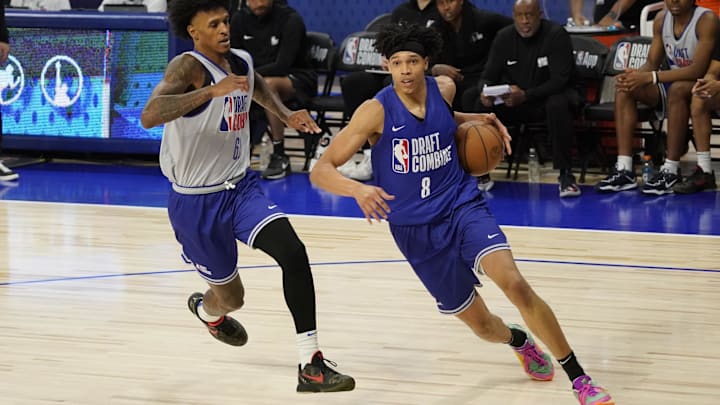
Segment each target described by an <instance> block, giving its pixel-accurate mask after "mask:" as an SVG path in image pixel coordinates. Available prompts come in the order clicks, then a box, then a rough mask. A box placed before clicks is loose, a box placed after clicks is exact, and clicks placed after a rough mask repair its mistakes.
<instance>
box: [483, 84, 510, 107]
mask: <svg viewBox="0 0 720 405" xmlns="http://www.w3.org/2000/svg"><path fill="white" fill-rule="evenodd" d="M483 94H484V95H486V96H488V97H495V101H494V104H495V105H498V104H503V103H504V101H503V99H502V98H500V96H504V95H506V94H510V85H509V84H498V85H496V86H485V87H483Z"/></svg>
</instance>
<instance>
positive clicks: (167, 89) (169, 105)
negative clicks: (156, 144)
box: [140, 55, 249, 128]
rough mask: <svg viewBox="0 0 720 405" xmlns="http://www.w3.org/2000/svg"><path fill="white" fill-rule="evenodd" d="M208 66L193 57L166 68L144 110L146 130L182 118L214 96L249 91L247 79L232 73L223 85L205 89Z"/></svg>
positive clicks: (221, 83) (178, 60)
mask: <svg viewBox="0 0 720 405" xmlns="http://www.w3.org/2000/svg"><path fill="white" fill-rule="evenodd" d="M205 73H206V72H205V67H204V66H203V65H202V63H200V61H198V60H197V59H195V58H194V57H192V56H189V55H179V56H176V57H175V58H173V60H171V61H170V63H169V64H168V66H167V69H165V76H164V77H163V79H162V80H161V81H160V83H158V84H157V86H155V89H153V92H152V94H151V95H150V98H149V99H148V101H147V104H145V108H143V111H142V115H141V116H140V122H141V123H142V126H143V128H152V127H154V126H157V125H160V124H164V123H166V122H170V121H172V120H174V119H177V118H179V117H182V116H183V115H185V114H187V113H189V112H190V111H192V110H194V109H196V108H197V107H199V106H201V105H203V104H205V103H207V102H208V101H210V100H211V99H212V98H214V97H222V96H224V95H226V94H228V93H230V92H232V91H234V90H248V89H249V85H248V80H247V76H238V75H235V74H232V73H230V74H228V76H227V77H226V78H224V79H223V80H221V81H220V82H218V83H216V84H213V85H210V86H205Z"/></svg>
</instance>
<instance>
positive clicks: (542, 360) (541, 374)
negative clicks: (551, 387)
mask: <svg viewBox="0 0 720 405" xmlns="http://www.w3.org/2000/svg"><path fill="white" fill-rule="evenodd" d="M508 327H509V328H511V329H520V330H522V331H523V332H525V334H527V340H526V341H525V344H524V345H522V346H521V347H518V348H513V351H514V352H515V355H516V356H517V358H518V360H520V364H522V366H523V369H525V373H526V374H527V375H529V376H530V378H532V379H533V380H538V381H550V380H552V379H553V376H555V368H554V367H553V363H552V359H551V358H550V356H549V355H547V354H545V353H544V352H543V351H542V349H540V346H538V345H536V344H535V340H534V339H533V338H532V336H531V335H530V332H528V331H526V330H525V329H524V328H522V327H521V326H520V325H514V324H510V325H508Z"/></svg>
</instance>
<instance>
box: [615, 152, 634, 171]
mask: <svg viewBox="0 0 720 405" xmlns="http://www.w3.org/2000/svg"><path fill="white" fill-rule="evenodd" d="M617 168H618V169H619V170H629V171H632V170H633V163H632V156H622V155H618V157H617Z"/></svg>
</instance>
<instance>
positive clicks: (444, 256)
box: [390, 198, 510, 314]
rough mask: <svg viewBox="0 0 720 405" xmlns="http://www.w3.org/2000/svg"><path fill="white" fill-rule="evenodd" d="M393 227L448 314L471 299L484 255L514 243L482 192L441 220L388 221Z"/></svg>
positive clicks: (401, 246) (403, 249) (402, 248)
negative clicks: (405, 224)
mask: <svg viewBox="0 0 720 405" xmlns="http://www.w3.org/2000/svg"><path fill="white" fill-rule="evenodd" d="M390 232H391V233H392V235H393V238H395V243H397V246H398V248H399V249H400V251H401V252H402V254H403V255H404V256H405V258H406V259H407V260H408V262H409V263H410V266H412V268H413V270H414V271H415V274H417V276H418V277H419V278H420V281H422V283H423V284H424V285H425V288H427V290H428V291H429V292H430V294H432V296H433V297H434V298H435V301H436V302H437V306H438V309H439V310H440V312H441V313H444V314H458V313H460V312H462V311H463V310H464V309H465V308H467V307H468V306H469V305H470V304H471V303H472V301H473V298H474V297H475V286H477V285H480V281H479V280H478V278H477V274H482V268H481V267H480V260H481V259H482V258H483V257H484V256H485V255H487V254H489V253H492V252H494V251H496V250H507V249H510V245H508V243H507V238H506V237H505V234H504V233H503V231H501V230H500V228H499V227H498V225H497V222H496V221H495V217H494V216H493V215H492V214H491V213H490V210H489V209H488V208H487V205H486V204H485V202H484V201H483V200H482V198H477V199H475V200H472V201H469V202H467V203H465V204H463V205H461V206H460V207H458V208H456V209H455V210H454V211H453V213H452V215H451V216H449V217H446V218H445V219H443V220H441V221H439V222H435V223H432V224H424V225H409V226H398V225H390Z"/></svg>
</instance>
